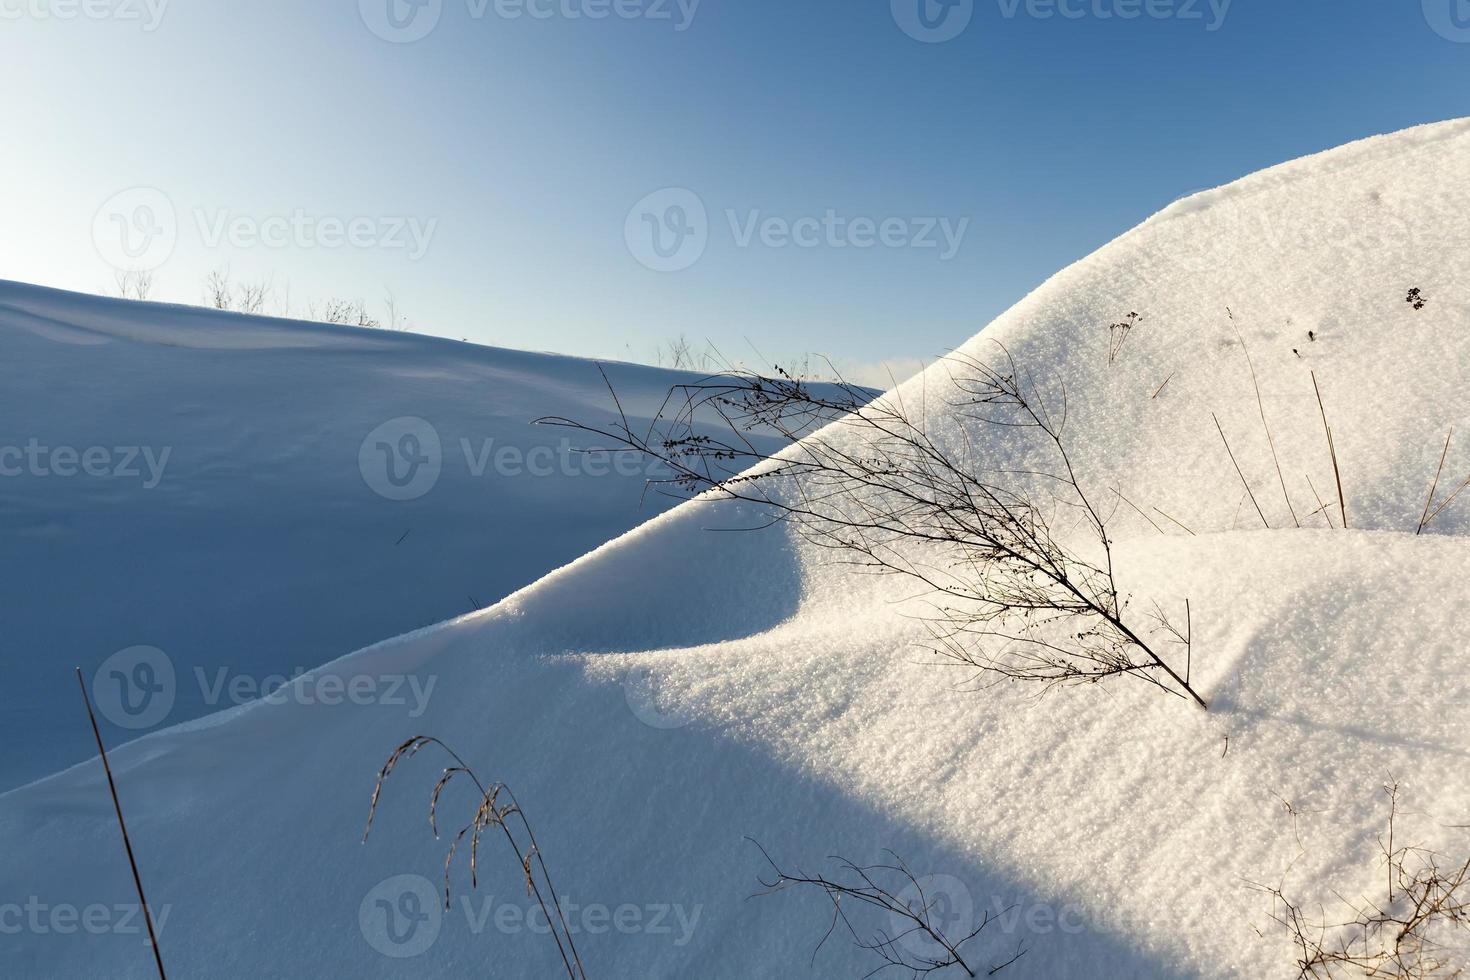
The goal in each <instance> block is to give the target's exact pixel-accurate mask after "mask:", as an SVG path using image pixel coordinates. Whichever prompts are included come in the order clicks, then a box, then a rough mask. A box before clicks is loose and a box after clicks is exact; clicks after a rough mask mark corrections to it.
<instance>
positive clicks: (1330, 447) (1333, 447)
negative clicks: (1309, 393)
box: [1312, 371, 1348, 530]
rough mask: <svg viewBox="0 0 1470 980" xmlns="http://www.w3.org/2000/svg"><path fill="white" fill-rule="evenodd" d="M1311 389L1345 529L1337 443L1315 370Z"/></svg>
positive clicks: (1345, 520) (1345, 513)
mask: <svg viewBox="0 0 1470 980" xmlns="http://www.w3.org/2000/svg"><path fill="white" fill-rule="evenodd" d="M1312 390H1313V391H1315V392H1316V393H1317V410H1318V411H1320V412H1321V413H1322V430H1323V431H1324V432H1326V433H1327V452H1328V453H1329V454H1331V456H1332V475H1333V477H1334V478H1335V479H1336V480H1337V506H1338V509H1339V510H1341V511H1342V527H1343V530H1347V528H1348V516H1347V499H1346V498H1344V497H1343V494H1342V469H1341V468H1340V467H1339V466H1338V465H1337V444H1336V443H1335V442H1334V441H1333V439H1332V426H1330V425H1328V424H1327V409H1326V408H1325V407H1324V406H1323V404H1322V389H1321V388H1320V387H1319V386H1318V385H1317V372H1316V371H1313V372H1312Z"/></svg>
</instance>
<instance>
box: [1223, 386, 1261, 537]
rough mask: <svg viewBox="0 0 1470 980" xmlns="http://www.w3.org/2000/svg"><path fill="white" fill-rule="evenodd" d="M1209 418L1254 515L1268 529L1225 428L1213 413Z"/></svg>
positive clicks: (1237, 513) (1237, 512)
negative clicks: (1256, 515) (1218, 432)
mask: <svg viewBox="0 0 1470 980" xmlns="http://www.w3.org/2000/svg"><path fill="white" fill-rule="evenodd" d="M1210 418H1212V419H1214V420H1215V428H1216V429H1219V430H1220V441H1221V442H1223V443H1225V452H1226V453H1228V454H1229V455H1230V462H1231V463H1232V464H1234V466H1235V472H1236V475H1238V476H1239V477H1240V483H1241V485H1242V486H1244V487H1245V492H1246V496H1248V497H1250V498H1251V504H1252V505H1253V506H1254V507H1255V508H1256V513H1257V514H1258V515H1260V518H1261V523H1262V524H1263V525H1265V526H1266V527H1267V528H1268V529H1269V528H1270V527H1271V522H1270V521H1268V520H1266V512H1265V511H1263V510H1261V505H1260V504H1259V503H1257V502H1256V495H1255V492H1254V491H1253V490H1251V485H1250V481H1249V480H1247V479H1246V478H1245V474H1244V473H1243V472H1241V469H1240V464H1239V463H1238V462H1236V460H1235V452H1234V450H1232V449H1231V448H1230V440H1229V439H1227V438H1225V427H1224V426H1222V425H1221V424H1220V419H1219V417H1218V416H1217V415H1215V413H1214V412H1211V413H1210ZM1239 513H1240V512H1239V511H1236V515H1237V517H1238V516H1239Z"/></svg>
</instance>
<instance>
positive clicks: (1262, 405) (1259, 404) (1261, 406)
mask: <svg viewBox="0 0 1470 980" xmlns="http://www.w3.org/2000/svg"><path fill="white" fill-rule="evenodd" d="M1225 314H1226V315H1227V316H1229V317H1230V326H1231V327H1232V328H1234V330H1235V339H1236V340H1239V341H1240V349H1241V350H1242V351H1244V352H1245V363H1246V366H1247V367H1248V368H1250V372H1251V385H1252V386H1253V387H1254V388H1255V389H1256V408H1257V409H1258V410H1259V411H1260V413H1261V428H1263V429H1265V430H1266V445H1267V446H1269V447H1270V449H1271V462H1273V463H1274V464H1276V479H1277V480H1279V481H1280V482H1281V496H1282V498H1283V499H1284V500H1285V501H1286V509H1287V510H1288V511H1290V512H1291V522H1292V523H1293V524H1294V525H1296V526H1297V527H1301V526H1302V522H1301V521H1299V520H1297V517H1296V508H1295V507H1293V506H1292V505H1291V494H1290V493H1288V492H1287V491H1286V477H1285V476H1284V475H1282V472H1281V460H1280V459H1279V458H1277V456H1276V440H1275V439H1274V438H1272V436H1271V423H1270V422H1268V421H1266V402H1265V401H1264V400H1263V399H1262V398H1261V383H1260V382H1259V381H1257V380H1256V362H1255V361H1253V360H1251V349H1250V347H1248V346H1247V345H1246V342H1245V337H1244V336H1242V335H1241V332H1240V328H1239V327H1238V326H1236V324H1235V314H1234V313H1231V312H1230V308H1229V307H1226V308H1225ZM1216 424H1218V420H1217V422H1216ZM1220 434H1221V435H1222V436H1223V435H1224V432H1223V431H1222V432H1221V433H1220ZM1257 509H1259V508H1257Z"/></svg>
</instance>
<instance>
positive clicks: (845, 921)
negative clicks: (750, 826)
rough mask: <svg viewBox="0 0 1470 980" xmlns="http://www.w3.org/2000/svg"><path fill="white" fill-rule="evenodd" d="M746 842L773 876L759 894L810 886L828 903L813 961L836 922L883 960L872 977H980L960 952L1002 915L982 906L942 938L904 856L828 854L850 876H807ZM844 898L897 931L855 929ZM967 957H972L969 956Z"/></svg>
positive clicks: (992, 971)
mask: <svg viewBox="0 0 1470 980" xmlns="http://www.w3.org/2000/svg"><path fill="white" fill-rule="evenodd" d="M746 840H749V841H750V842H751V843H752V844H754V845H755V846H756V848H757V849H759V850H760V852H761V856H762V857H764V858H765V860H766V863H767V864H768V865H770V868H771V871H772V873H773V874H774V875H775V878H774V879H772V880H767V879H765V878H761V879H760V883H761V885H762V887H764V888H765V891H764V892H761V893H760V894H761V895H771V894H774V893H776V892H779V891H786V890H788V889H792V888H813V889H817V890H819V891H821V892H822V893H823V894H824V895H825V896H826V898H827V900H828V901H829V902H831V903H832V921H831V922H830V923H829V924H828V926H827V930H826V932H824V933H823V934H822V938H821V941H819V942H818V943H817V948H816V949H815V950H813V951H812V960H813V962H814V963H815V961H816V955H817V953H819V952H820V951H821V949H822V947H823V946H824V945H826V943H827V940H828V939H830V938H832V934H833V933H834V932H835V931H836V930H837V927H838V925H839V924H840V925H841V926H843V928H845V929H846V930H847V932H848V934H849V935H850V936H851V937H852V941H853V944H854V945H855V946H857V947H858V948H859V949H864V950H867V951H868V952H870V953H873V954H874V955H875V956H877V957H878V958H879V959H880V960H881V961H882V965H880V966H878V967H877V968H876V969H874V970H873V971H872V972H870V973H868V974H867V976H870V977H871V976H875V975H877V974H879V973H882V972H884V971H886V970H890V969H900V970H907V971H909V975H910V976H911V977H923V976H927V975H928V974H930V973H936V972H939V971H942V970H945V969H947V968H949V967H951V966H958V967H959V968H960V969H962V970H964V971H965V973H967V974H969V975H970V976H972V977H978V976H979V975H980V974H978V973H976V972H975V971H976V970H978V969H980V967H979V966H978V965H974V966H972V965H971V964H970V963H969V962H968V961H967V960H966V959H965V956H964V954H962V953H961V952H960V950H961V948H962V947H964V945H965V944H966V943H968V942H970V941H971V940H972V939H974V938H975V937H976V936H978V935H980V933H981V932H983V931H984V930H985V929H986V927H988V926H989V925H990V924H991V923H992V922H994V921H995V920H996V919H997V918H999V915H1000V914H1004V913H1000V914H996V913H992V912H991V910H989V909H986V910H985V913H984V915H983V916H982V918H981V920H980V923H979V924H978V925H977V926H976V927H975V928H974V929H972V930H971V931H970V932H968V933H967V934H965V935H963V936H947V935H946V934H945V933H944V931H943V929H942V927H941V925H940V924H939V923H937V922H936V921H935V917H934V915H933V909H934V905H935V900H934V899H932V898H930V897H929V896H927V895H926V894H925V893H924V886H923V884H922V882H920V881H919V879H918V878H917V877H915V876H914V874H913V872H911V871H910V870H909V868H908V865H906V864H904V862H903V859H902V858H900V857H899V856H898V855H896V854H894V853H893V852H892V851H889V852H887V853H888V854H889V856H890V857H891V858H892V859H893V863H892V864H877V865H868V866H859V865H856V864H854V863H853V862H851V861H849V860H847V859H846V858H842V857H833V858H832V859H831V860H832V861H833V862H834V863H836V865H837V866H838V870H839V871H841V872H843V873H844V874H845V875H846V876H847V877H848V879H849V880H848V881H845V882H844V881H838V880H836V879H835V878H828V877H825V876H823V875H808V874H805V873H803V872H801V871H795V872H788V871H783V870H781V868H780V867H779V866H778V865H777V864H776V862H775V860H773V859H772V858H771V855H770V854H769V853H767V851H766V849H765V848H764V847H762V846H761V844H760V843H759V842H758V841H756V840H753V839H751V838H749V837H747V838H746ZM885 880H891V881H893V882H894V883H895V884H893V885H885V884H884V881H885ZM909 892H912V893H913V895H914V898H911V899H905V898H903V897H902V896H903V895H904V894H906V893H909ZM844 902H846V903H847V904H849V905H858V906H865V907H868V908H871V909H875V910H877V911H879V912H883V913H887V914H888V915H889V916H890V917H891V918H893V919H896V920H898V921H900V922H902V923H903V924H904V925H903V928H902V930H901V931H899V932H898V933H897V934H896V935H890V934H889V932H888V931H887V930H886V929H883V928H878V929H875V930H873V932H872V933H871V934H869V933H867V932H866V931H865V930H864V931H859V928H858V925H857V923H856V922H854V921H853V919H852V917H851V916H850V915H849V913H848V910H847V909H846V908H844V907H843V903H844ZM1006 911H1010V910H1009V909H1007V910H1006ZM912 937H920V938H921V939H924V940H927V941H928V942H929V943H932V944H933V945H934V946H936V947H938V949H939V950H941V951H942V952H941V953H935V954H924V953H920V952H917V951H915V950H914V949H913V948H912V945H911V944H910V942H909V940H910V939H911V938H912ZM1026 952H1027V951H1026V948H1025V946H1024V945H1023V944H1018V945H1017V947H1016V951H1015V952H1014V953H1013V954H1011V956H1010V958H1009V959H1006V960H1005V961H1004V962H1001V963H998V964H995V965H993V966H991V967H990V968H989V969H988V970H987V971H986V973H985V975H986V976H995V975H996V974H997V973H999V972H1001V971H1002V970H1004V969H1005V968H1006V967H1008V966H1010V965H1011V964H1012V963H1014V962H1016V961H1017V960H1019V959H1020V958H1021V957H1022V956H1024V955H1026ZM971 955H972V958H973V954H971Z"/></svg>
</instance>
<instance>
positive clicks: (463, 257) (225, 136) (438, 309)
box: [0, 0, 1470, 374]
mask: <svg viewBox="0 0 1470 980" xmlns="http://www.w3.org/2000/svg"><path fill="white" fill-rule="evenodd" d="M948 2H949V3H950V4H952V5H953V6H952V7H951V6H945V5H942V4H941V2H940V0H699V2H697V3H696V2H695V0H322V2H314V3H302V2H300V0H255V2H252V3H238V2H235V3H227V2H224V0H0V77H3V79H4V81H5V82H6V91H7V93H8V98H7V99H6V100H5V101H4V104H3V107H0V126H3V132H4V134H5V151H4V164H5V170H4V180H3V182H0V207H3V214H4V216H5V232H6V233H5V235H4V236H3V237H0V277H3V278H11V279H19V280H24V281H28V282H38V283H43V284H48V285H56V286H62V287H66V288H73V289H81V290H86V291H92V292H104V291H108V290H110V289H112V288H113V267H114V266H116V265H121V264H125V263H127V264H133V265H147V266H156V269H155V278H156V285H155V288H154V297H155V298H159V299H165V300H171V301H180V302H199V301H200V300H201V299H202V297H203V290H202V281H203V279H204V277H205V276H206V275H207V274H208V273H209V272H210V271H211V270H213V269H219V268H226V267H227V268H228V269H229V270H230V272H231V274H232V275H233V276H234V278H235V279H236V280H242V281H248V280H259V279H265V278H269V279H270V280H271V282H272V285H273V287H274V291H275V301H274V303H273V308H274V309H275V310H278V311H284V310H287V309H289V310H290V311H291V312H292V313H294V314H297V315H302V314H304V313H305V312H306V311H307V309H308V307H309V306H310V305H312V304H314V303H315V304H320V303H321V302H322V301H323V300H326V299H328V298H330V297H345V298H348V299H362V300H364V301H365V302H366V303H367V305H368V306H369V307H370V308H371V309H372V311H373V312H374V313H375V314H377V315H379V316H382V315H383V308H384V302H383V301H384V297H385V295H386V294H387V293H388V292H389V291H391V293H392V294H393V296H394V298H395V300H396V302H397V305H398V308H399V310H400V311H401V312H402V313H404V314H406V316H407V317H408V318H410V319H411V321H412V322H413V324H414V326H415V328H416V329H419V330H421V331H423V332H426V333H435V334H441V335H444V336H452V337H457V338H458V337H464V338H468V339H470V340H473V341H478V342H483V343H490V344H498V345H503V346H510V347H522V348H532V349H540V350H555V351H560V352H565V353H574V354H585V355H593V356H613V357H625V358H631V359H641V360H647V359H649V358H651V357H652V356H653V352H654V350H655V349H656V348H657V347H658V346H659V345H660V344H662V343H664V342H666V341H667V340H668V339H670V338H671V337H674V336H677V335H679V334H685V335H687V336H688V337H689V338H690V339H692V340H696V341H700V342H703V341H705V340H709V341H711V342H713V343H714V344H715V345H716V346H717V347H719V349H721V350H722V351H724V352H725V353H726V354H727V355H728V356H730V357H733V358H742V357H745V358H748V357H752V354H751V351H752V350H758V351H760V352H761V353H762V354H764V355H765V356H766V357H768V358H774V359H785V358H789V357H791V356H793V355H796V354H799V353H802V352H808V351H811V352H821V353H825V354H830V355H833V356H835V357H836V358H837V360H838V363H839V364H840V365H842V366H843V367H844V368H846V369H849V370H852V371H854V372H857V373H859V374H865V373H870V372H871V371H872V370H873V366H874V365H876V364H878V363H880V362H884V361H897V362H907V361H909V360H911V359H914V358H924V357H932V356H934V355H936V354H939V353H942V352H943V351H945V350H946V349H948V348H950V347H951V346H953V345H955V344H957V343H959V342H961V341H963V340H964V339H965V338H967V337H969V336H970V335H972V334H973V333H975V332H976V331H977V330H979V329H980V328H981V327H983V326H984V325H985V324H986V323H987V322H988V321H989V320H990V319H991V318H993V317H994V316H995V315H996V314H998V313H1000V312H1001V311H1003V310H1004V309H1005V308H1006V307H1008V306H1009V305H1011V304H1012V303H1014V302H1015V301H1016V300H1018V299H1020V298H1021V297H1022V296H1024V295H1025V294H1026V293H1027V292H1028V291H1029V290H1031V289H1032V288H1034V287H1035V286H1036V285H1037V284H1039V283H1040V282H1041V281H1043V280H1044V279H1045V278H1046V277H1047V276H1049V275H1050V274H1051V273H1053V272H1055V271H1056V270H1057V269H1059V268H1061V267H1063V266H1065V265H1067V264H1068V263H1070V262H1072V261H1074V260H1075V259H1077V258H1079V257H1081V256H1083V255H1085V254H1087V253H1088V252H1090V251H1091V250H1093V249H1094V248H1096V247H1098V246H1099V245H1101V244H1103V243H1105V242H1106V241H1108V240H1109V239H1111V238H1113V237H1114V236H1116V235H1118V234H1120V233H1122V232H1123V231H1126V230H1127V229H1128V228H1130V227H1131V226H1133V225H1135V224H1136V223H1138V222H1139V221H1141V220H1143V219H1144V218H1146V217H1147V216H1148V215H1149V214H1151V213H1153V212H1154V211H1156V210H1158V209H1159V208H1161V207H1163V206H1165V205H1167V204H1168V203H1169V202H1170V201H1172V200H1173V199H1175V198H1177V197H1179V196H1180V195H1183V194H1185V193H1188V192H1192V191H1195V190H1198V189H1202V188H1206V187H1211V186H1215V185H1217V184H1220V183H1223V182H1227V181H1229V180H1232V179H1234V178H1236V177H1239V176H1242V175H1244V174H1246V173H1249V172H1251V171H1253V170H1256V169H1259V168H1261V167H1263V166H1268V165H1271V164H1273V163H1278V162H1281V161H1283V160H1287V159H1290V158H1293V157H1297V156H1301V155H1303V154H1306V153H1310V152H1314V151H1317V150H1322V149H1326V148H1329V147H1331V146H1335V145H1338V144H1340V143H1344V142H1347V141H1349V140H1352V139H1356V138H1359V137H1363V136H1368V135H1372V134H1375V133H1380V132H1386V131H1391V130H1395V129H1400V128H1403V127H1405V126H1410V125H1414V124H1417V123H1422V122H1430V121H1435V120H1440V119H1446V118H1450V117H1454V116H1461V115H1467V114H1470V107H1467V105H1470V0H1391V2H1390V0H1332V2H1328V0H1285V2H1283V0H1233V2H1227V0H948ZM921 4H922V5H924V6H923V9H922V10H921V9H920V5H921ZM390 13H392V14H394V15H395V16H394V17H393V18H392V19H390V17H389V14H390ZM921 13H922V14H923V15H924V16H923V18H921V16H920V15H921ZM598 14H602V15H604V16H597V15H598ZM926 22H927V23H928V24H931V25H934V26H933V28H932V29H926V28H925V27H924V26H923V24H924V23H926ZM395 24H397V25H400V26H398V27H395V26H394V25H395ZM418 34H423V35H424V36H422V37H420V38H418V39H417V40H412V39H411V38H413V37H416V36H417V35H418ZM655 230H657V231H658V232H659V236H660V239H661V241H662V247H663V253H664V254H662V255H661V254H660V252H659V251H658V250H657V249H655V248H653V232H654V231H655ZM124 233H126V234H127V235H128V236H129V237H128V238H127V239H124V237H123V236H124ZM145 233H146V234H145ZM640 236H641V237H640ZM124 244H127V245H128V246H129V248H130V249H131V251H124V250H123V249H122V245H124ZM660 270H663V271H660Z"/></svg>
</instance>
